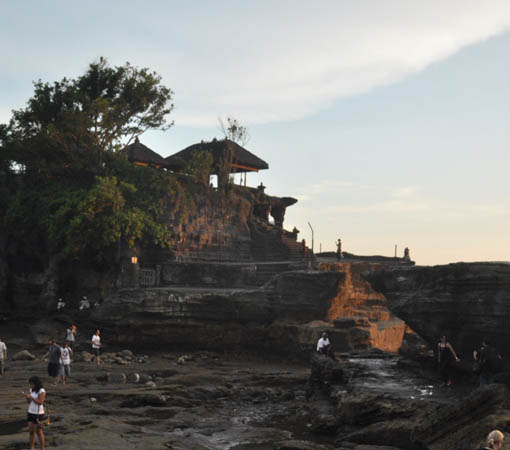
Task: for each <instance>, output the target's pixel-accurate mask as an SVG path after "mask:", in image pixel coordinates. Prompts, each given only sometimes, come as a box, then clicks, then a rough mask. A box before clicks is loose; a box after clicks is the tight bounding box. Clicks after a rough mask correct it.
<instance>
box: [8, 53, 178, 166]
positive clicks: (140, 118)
mask: <svg viewBox="0 0 510 450" xmlns="http://www.w3.org/2000/svg"><path fill="white" fill-rule="evenodd" d="M172 94H173V93H172V91H171V90H170V89H169V88H167V87H165V86H163V85H162V84H161V77H160V76H159V75H158V74H156V73H155V72H152V71H150V70H149V69H147V68H141V69H140V68H137V67H134V66H132V65H131V64H129V63H126V64H125V65H123V66H119V67H111V66H110V65H109V64H108V61H107V60H106V59H105V58H100V59H99V60H98V61H97V62H93V63H92V64H90V65H89V68H88V70H87V71H86V72H85V73H84V74H83V75H82V76H80V77H78V78H76V79H68V78H63V79H62V80H61V81H57V82H54V83H45V82H42V81H41V80H39V81H37V82H35V83H34V95H33V96H32V98H30V99H29V101H28V105H27V107H26V108H25V109H20V110H17V111H13V115H12V118H11V120H10V122H9V124H7V125H4V126H3V127H2V129H0V139H1V142H2V143H3V145H2V146H3V149H4V150H5V152H6V153H5V154H4V159H6V158H9V159H10V160H11V161H16V162H17V163H19V164H22V165H23V166H24V167H26V168H27V170H32V172H33V171H34V170H36V171H37V172H39V173H40V172H41V171H44V170H45V169H47V170H50V171H55V170H58V169H60V168H62V167H69V166H72V167H78V168H80V169H83V168H87V169H88V170H95V171H97V170H98V169H100V168H101V167H102V166H103V164H104V158H105V154H107V153H111V152H115V151H118V150H120V149H121V148H123V147H124V146H125V145H127V144H129V143H130V142H132V141H133V140H134V139H135V137H136V136H138V135H140V134H142V133H143V132H145V131H147V130H150V129H161V130H166V129H168V128H169V127H170V126H171V125H172V122H168V121H167V119H166V117H167V115H168V114H169V113H170V112H171V111H172V109H173V104H171V100H172Z"/></svg>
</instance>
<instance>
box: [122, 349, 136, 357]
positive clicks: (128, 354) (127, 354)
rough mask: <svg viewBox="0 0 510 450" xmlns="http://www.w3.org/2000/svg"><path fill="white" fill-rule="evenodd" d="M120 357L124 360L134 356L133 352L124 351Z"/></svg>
mask: <svg viewBox="0 0 510 450" xmlns="http://www.w3.org/2000/svg"><path fill="white" fill-rule="evenodd" d="M119 356H120V357H122V358H127V357H130V358H132V357H133V356H134V355H133V352H132V351H131V350H122V351H121V352H120V353H119Z"/></svg>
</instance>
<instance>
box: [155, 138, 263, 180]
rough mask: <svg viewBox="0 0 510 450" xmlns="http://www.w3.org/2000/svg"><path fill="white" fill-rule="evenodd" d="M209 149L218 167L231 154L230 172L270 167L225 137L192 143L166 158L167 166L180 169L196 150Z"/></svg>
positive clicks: (256, 170)
mask: <svg viewBox="0 0 510 450" xmlns="http://www.w3.org/2000/svg"><path fill="white" fill-rule="evenodd" d="M201 150H207V151H209V152H210V153H211V155H212V157H213V161H214V165H215V167H216V168H218V167H219V165H220V163H221V162H222V161H225V160H226V159H229V158H230V156H229V155H231V158H232V162H231V164H230V172H231V173H232V172H235V173H239V172H258V171H259V170H264V169H269V165H268V164H267V162H265V161H263V160H262V159H260V158H259V157H258V156H255V155H254V154H253V153H251V152H249V151H248V150H246V149H245V148H243V147H241V146H240V145H239V144H237V143H235V142H233V141H230V140H228V139H223V140H221V141H218V140H216V139H214V140H213V141H211V142H201V143H199V144H194V145H191V146H189V147H187V148H185V149H184V150H181V151H180V152H178V153H175V154H174V155H171V156H168V157H167V158H165V160H166V167H168V168H169V169H172V170H175V171H179V170H180V169H182V168H183V166H184V164H186V163H187V162H188V161H190V160H191V159H192V158H193V155H194V153H195V152H198V151H201Z"/></svg>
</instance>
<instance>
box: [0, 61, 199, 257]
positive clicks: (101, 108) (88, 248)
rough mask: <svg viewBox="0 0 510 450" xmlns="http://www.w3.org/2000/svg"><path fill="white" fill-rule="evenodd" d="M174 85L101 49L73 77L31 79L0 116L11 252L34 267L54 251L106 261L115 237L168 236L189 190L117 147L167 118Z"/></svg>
mask: <svg viewBox="0 0 510 450" xmlns="http://www.w3.org/2000/svg"><path fill="white" fill-rule="evenodd" d="M172 94H173V93H172V91H171V90H170V89H169V88H167V87H165V86H163V85H162V84H161V77H160V76H159V75H157V74H156V73H155V72H152V71H150V70H149V69H146V68H143V69H139V68H136V67H134V66H132V65H130V64H129V63H126V64H125V65H123V66H120V67H111V66H110V65H109V64H108V62H107V60H106V59H104V58H101V59H99V61H97V62H94V63H92V64H90V65H89V67H88V69H87V71H86V72H85V73H84V74H83V75H82V76H80V77H78V78H76V79H67V78H64V79H62V80H61V81H58V82H55V83H43V82H42V81H38V82H36V83H34V94H33V96H32V97H31V98H30V99H29V101H28V104H27V107H26V108H24V109H20V110H17V111H13V115H12V118H11V120H10V121H9V123H8V124H3V125H1V124H0V194H2V195H0V213H1V215H0V220H1V221H3V223H1V225H2V226H3V229H4V230H5V232H6V233H7V236H8V239H9V242H12V243H15V244H14V245H15V246H16V254H17V255H21V256H25V257H26V258H32V259H37V258H38V259H39V261H38V266H39V267H44V266H45V264H46V262H45V260H46V259H47V258H48V256H49V255H51V254H55V253H61V254H64V255H67V256H68V257H69V258H80V259H83V260H85V261H90V262H102V263H109V262H113V261H114V260H115V258H116V256H118V250H119V248H120V247H121V246H123V245H125V246H133V245H134V243H135V242H141V243H143V244H145V245H147V244H148V245H157V246H159V247H170V246H171V245H172V242H173V241H174V240H175V233H174V228H173V226H174V225H178V224H179V223H182V221H183V220H185V218H186V217H187V214H189V211H190V209H191V208H192V207H193V198H191V197H190V195H189V194H187V193H186V192H184V190H183V189H182V186H181V185H180V184H179V182H178V180H177V179H176V177H175V176H174V175H173V174H170V173H168V172H164V171H160V170H156V169H153V168H150V167H139V166H134V165H132V164H130V163H129V162H128V161H127V158H126V155H125V154H124V152H123V151H122V149H124V148H125V147H126V146H127V145H128V144H129V143H131V142H132V141H133V140H134V139H135V138H136V137H137V136H138V135H140V134H142V133H143V132H145V131H147V130H150V129H160V130H166V129H168V128H169V127H170V126H171V125H172V122H169V121H168V120H167V116H168V114H169V113H170V112H171V110H172V108H173V105H172V104H171V99H172ZM197 170H198V169H197ZM202 171H207V169H203V170H202Z"/></svg>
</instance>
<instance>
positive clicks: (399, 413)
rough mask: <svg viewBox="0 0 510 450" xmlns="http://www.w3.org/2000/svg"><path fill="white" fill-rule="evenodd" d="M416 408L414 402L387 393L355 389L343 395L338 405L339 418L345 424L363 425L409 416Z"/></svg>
mask: <svg viewBox="0 0 510 450" xmlns="http://www.w3.org/2000/svg"><path fill="white" fill-rule="evenodd" d="M416 408H417V405H416V404H415V403H413V402H407V401H405V400H403V399H395V398H392V397H391V396H389V395H387V394H377V393H371V392H359V391H355V392H350V393H344V394H343V395H342V396H341V398H340V399H339V401H338V405H337V418H338V420H339V421H340V422H341V423H344V424H350V425H358V426H363V425H368V424H371V423H375V422H379V421H382V420H393V419H396V418H398V417H409V416H410V415H412V414H413V413H414V412H415V411H416Z"/></svg>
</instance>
